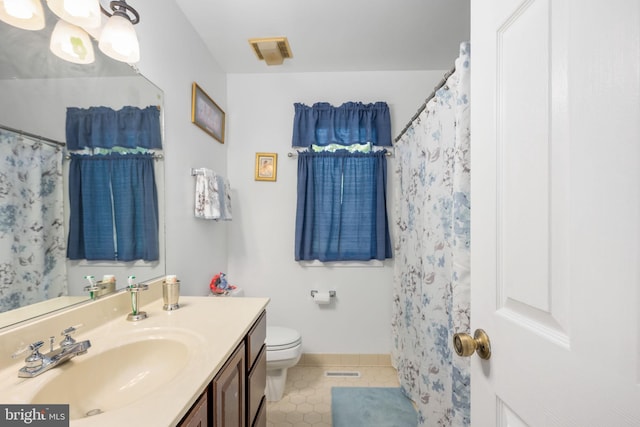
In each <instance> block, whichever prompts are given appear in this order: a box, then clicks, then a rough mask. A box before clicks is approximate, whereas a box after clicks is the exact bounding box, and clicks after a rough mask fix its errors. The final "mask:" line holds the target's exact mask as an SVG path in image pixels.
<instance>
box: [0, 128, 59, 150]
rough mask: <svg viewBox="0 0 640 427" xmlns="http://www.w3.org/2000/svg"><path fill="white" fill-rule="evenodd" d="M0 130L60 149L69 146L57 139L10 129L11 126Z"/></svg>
mask: <svg viewBox="0 0 640 427" xmlns="http://www.w3.org/2000/svg"><path fill="white" fill-rule="evenodd" d="M0 129H4V130H8V131H9V132H14V133H17V134H19V135H23V136H28V137H29V138H35V139H39V140H40V141H42V142H46V143H49V144H54V145H58V146H60V147H66V145H67V144H65V143H64V142H60V141H56V140H55V139H50V138H45V137H44V136H40V135H36V134H35V133H29V132H25V131H22V130H18V129H14V128H10V127H9V126H4V125H0Z"/></svg>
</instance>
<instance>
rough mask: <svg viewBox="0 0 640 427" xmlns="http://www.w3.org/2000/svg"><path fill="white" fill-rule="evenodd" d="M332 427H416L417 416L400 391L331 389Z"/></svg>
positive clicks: (377, 388) (372, 388)
mask: <svg viewBox="0 0 640 427" xmlns="http://www.w3.org/2000/svg"><path fill="white" fill-rule="evenodd" d="M331 417H332V419H333V427H360V426H362V427H416V426H417V425H418V415H417V414H416V411H415V409H414V408H413V404H412V403H411V400H409V399H408V398H407V397H406V396H405V395H404V394H402V391H401V390H400V388H399V387H332V388H331Z"/></svg>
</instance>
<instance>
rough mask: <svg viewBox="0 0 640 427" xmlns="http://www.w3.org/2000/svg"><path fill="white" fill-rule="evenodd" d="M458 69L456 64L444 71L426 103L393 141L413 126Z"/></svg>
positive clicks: (397, 139)
mask: <svg viewBox="0 0 640 427" xmlns="http://www.w3.org/2000/svg"><path fill="white" fill-rule="evenodd" d="M455 71H456V67H455V66H454V67H453V68H452V69H451V70H449V71H447V72H446V73H444V77H443V78H442V80H440V81H439V82H438V84H437V85H436V87H434V88H433V92H431V94H430V95H429V96H427V99H426V100H425V101H424V103H423V104H422V105H421V106H420V108H418V111H416V113H415V114H414V115H413V117H411V120H409V123H407V125H406V126H405V127H404V129H402V132H400V135H398V136H397V137H396V139H394V140H393V142H398V141H399V140H400V138H402V135H404V134H405V132H406V131H407V130H409V128H410V127H411V125H412V124H413V122H414V121H415V119H417V118H418V116H419V115H420V113H422V112H423V111H424V109H425V108H427V103H428V102H429V101H431V99H432V98H433V97H434V96H436V92H437V91H438V90H440V88H441V87H442V86H444V85H445V84H446V83H447V79H448V78H449V77H451V75H452V74H453V73H454V72H455Z"/></svg>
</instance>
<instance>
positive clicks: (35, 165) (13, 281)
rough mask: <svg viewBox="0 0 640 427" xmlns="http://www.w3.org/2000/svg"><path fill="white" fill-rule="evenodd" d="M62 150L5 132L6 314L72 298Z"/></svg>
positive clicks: (0, 186) (2, 296) (1, 186)
mask: <svg viewBox="0 0 640 427" xmlns="http://www.w3.org/2000/svg"><path fill="white" fill-rule="evenodd" d="M62 185H63V184H62V149H61V148H60V147H54V146H51V145H49V144H46V143H43V142H40V141H38V140H34V139H31V138H29V137H26V136H23V135H19V134H16V133H14V132H11V131H5V130H2V129H0V312H4V311H7V310H11V309H14V308H18V307H22V306H24V305H27V304H32V303H35V302H40V301H43V300H46V299H49V298H54V297H58V296H62V295H66V294H67V280H66V275H67V273H66V265H65V249H66V248H65V236H64V213H63V193H62V190H63V187H62Z"/></svg>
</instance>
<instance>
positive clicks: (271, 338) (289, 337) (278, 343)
mask: <svg viewBox="0 0 640 427" xmlns="http://www.w3.org/2000/svg"><path fill="white" fill-rule="evenodd" d="M266 342H267V351H277V350H287V349H290V348H294V347H297V346H299V345H300V344H301V343H302V337H301V336H300V333H299V332H298V331H296V330H295V329H291V328H283V327H282V326H267V340H266Z"/></svg>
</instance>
